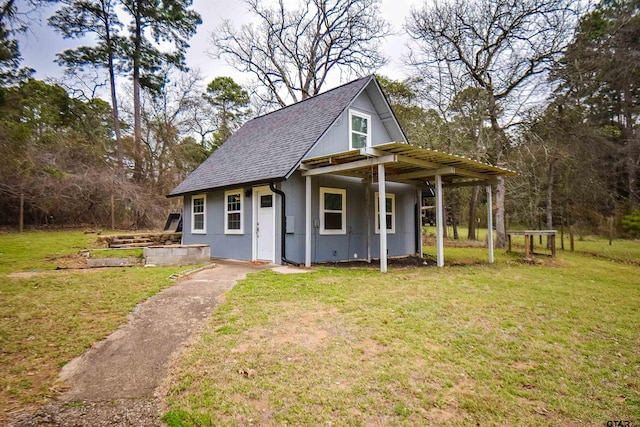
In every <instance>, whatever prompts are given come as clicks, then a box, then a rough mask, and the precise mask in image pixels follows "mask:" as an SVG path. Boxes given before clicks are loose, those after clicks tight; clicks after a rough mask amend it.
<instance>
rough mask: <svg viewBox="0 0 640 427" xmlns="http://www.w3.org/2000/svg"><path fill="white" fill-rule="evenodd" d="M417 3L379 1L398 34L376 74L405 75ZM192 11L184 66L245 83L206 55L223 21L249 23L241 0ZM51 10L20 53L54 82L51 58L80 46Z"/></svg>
mask: <svg viewBox="0 0 640 427" xmlns="http://www.w3.org/2000/svg"><path fill="white" fill-rule="evenodd" d="M421 3H422V2H421V1H419V0H382V1H381V4H380V9H381V13H382V15H383V17H384V18H385V19H386V21H387V22H389V23H390V24H391V25H392V27H393V30H394V31H395V32H396V33H398V35H395V36H390V37H389V38H388V39H387V42H386V44H385V46H384V48H385V52H386V55H387V57H388V58H389V62H388V64H387V65H386V66H385V67H384V68H382V69H381V70H379V74H382V75H385V76H387V77H390V78H392V79H397V80H399V79H402V78H405V77H407V76H408V75H409V70H408V69H407V67H406V66H404V65H403V59H402V56H403V54H405V53H406V46H405V45H406V42H407V40H408V39H407V37H406V36H403V35H402V29H403V28H404V22H405V19H406V17H407V15H408V14H409V11H410V8H411V7H412V6H414V7H419V6H420V4H421ZM193 8H194V9H195V10H196V11H197V12H198V13H200V15H201V16H202V24H201V25H200V26H199V27H198V30H197V33H196V35H195V36H194V37H193V38H191V40H190V41H189V44H190V48H189V49H188V51H187V54H186V60H187V66H188V67H189V68H191V69H199V70H200V72H201V74H202V75H203V76H204V78H205V81H206V82H209V81H211V80H212V79H213V78H215V77H218V76H231V77H233V78H234V80H236V81H237V82H238V83H240V84H243V83H247V82H248V81H249V80H250V75H249V74H246V73H244V74H243V73H239V72H237V71H235V70H234V69H233V68H231V67H229V66H228V65H227V64H226V63H225V61H224V60H216V59H213V58H211V56H210V55H209V54H208V53H207V51H208V49H209V46H210V42H209V39H210V37H211V32H212V31H214V30H215V28H216V27H218V26H219V25H220V23H221V22H222V20H223V19H229V20H231V22H233V23H234V25H235V26H237V27H239V26H240V25H242V24H244V23H247V22H249V20H250V15H249V13H248V11H247V7H246V5H245V4H244V3H243V2H242V1H241V0H194V2H193ZM53 11H54V8H53V7H51V6H47V7H45V8H44V9H42V10H40V11H39V12H37V13H34V14H32V15H30V16H29V20H28V22H29V31H28V32H27V34H26V35H25V36H23V37H22V38H21V39H20V50H21V53H22V57H23V62H22V65H23V66H27V67H31V68H33V69H35V70H36V73H35V78H37V79H56V78H61V77H62V76H63V69H62V67H60V66H58V65H57V64H56V63H55V62H54V59H55V55H56V53H58V52H62V51H63V50H65V49H68V48H72V47H74V46H77V45H79V44H80V42H79V41H76V40H64V39H63V38H62V36H61V35H60V34H58V33H56V32H54V31H53V29H52V28H50V27H49V26H47V24H46V20H47V18H48V17H49V16H50V15H51V14H52V13H53Z"/></svg>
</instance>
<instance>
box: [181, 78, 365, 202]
mask: <svg viewBox="0 0 640 427" xmlns="http://www.w3.org/2000/svg"><path fill="white" fill-rule="evenodd" d="M374 78H375V77H374V76H368V77H363V78H361V79H358V80H354V81H352V82H350V83H347V84H345V85H343V86H339V87H337V88H335V89H332V90H329V91H327V92H324V93H322V94H320V95H316V96H314V97H311V98H308V99H306V100H304V101H301V102H298V103H297V104H293V105H290V106H288V107H285V108H282V109H280V110H277V111H274V112H272V113H269V114H265V115H264V116H260V117H257V118H255V119H253V120H251V121H249V122H247V123H245V124H244V125H243V126H242V127H241V128H240V129H238V130H237V131H236V132H235V133H234V134H233V135H232V136H231V137H230V138H229V139H228V140H227V141H226V142H225V143H224V144H222V146H221V147H220V148H218V149H217V150H216V151H214V152H213V154H212V155H211V156H209V158H208V159H207V160H205V161H204V162H203V163H202V164H201V165H200V166H199V167H198V168H197V169H196V170H194V171H193V172H192V173H191V174H190V175H189V176H188V177H187V178H186V179H185V180H184V181H182V182H181V183H180V184H179V185H178V186H177V187H176V188H174V189H173V191H172V192H171V193H170V194H169V196H178V195H181V194H186V193H193V192H198V191H205V190H209V189H214V188H223V187H233V186H241V185H243V184H254V183H260V182H268V181H272V180H273V181H278V180H283V179H285V178H286V177H287V176H288V175H289V173H290V172H291V171H292V170H293V168H294V167H296V165H297V164H298V162H299V161H300V160H301V159H302V158H303V157H304V155H305V154H306V153H307V151H309V149H311V147H312V146H313V145H314V144H315V142H316V141H317V140H318V139H320V137H321V136H322V135H323V134H324V133H325V131H326V130H327V129H328V128H329V127H330V126H331V125H332V124H333V122H334V121H335V120H336V119H337V118H338V116H339V115H340V114H341V113H342V112H343V111H344V109H345V108H347V107H348V106H349V104H351V102H352V101H353V100H354V99H355V97H356V96H357V95H358V94H359V93H360V92H361V91H362V90H363V89H364V88H365V87H366V85H367V84H368V83H369V82H370V81H371V80H372V79H374Z"/></svg>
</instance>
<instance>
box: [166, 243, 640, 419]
mask: <svg viewBox="0 0 640 427" xmlns="http://www.w3.org/2000/svg"><path fill="white" fill-rule="evenodd" d="M635 254H636V255H635V256H636V257H640V256H639V255H640V250H639V248H638V246H636V247H635ZM496 256H497V263H496V264H495V265H486V264H482V263H483V262H484V260H486V249H485V248H445V257H446V259H447V262H450V263H454V264H468V262H467V261H469V260H471V259H474V260H477V262H478V263H477V264H476V263H472V265H465V266H449V267H445V268H442V269H437V268H405V269H391V270H390V271H389V273H387V274H384V275H383V274H380V273H379V272H378V271H377V270H376V269H373V268H350V269H339V268H318V269H317V271H315V272H313V273H311V274H305V275H280V274H277V273H274V272H271V271H264V272H261V273H258V274H253V275H250V276H248V277H247V279H245V280H243V281H241V282H240V283H239V284H238V285H236V286H235V287H234V288H233V289H232V290H231V291H229V292H228V293H227V295H226V299H225V302H224V304H222V305H221V306H220V307H219V309H218V310H217V311H216V312H215V313H214V315H213V317H212V318H211V319H210V321H209V322H208V324H207V325H206V328H205V330H204V331H203V333H202V335H201V337H200V338H199V340H198V342H196V343H195V344H194V345H192V346H190V347H189V348H187V349H186V350H185V351H184V352H183V354H182V355H181V357H180V359H179V360H178V361H177V362H176V363H175V365H174V366H173V367H172V369H171V375H170V376H169V378H168V379H167V381H166V383H165V386H166V388H167V390H168V396H167V403H168V408H169V409H168V411H169V412H167V415H166V416H165V420H166V421H167V422H169V421H168V419H169V417H179V418H178V419H179V420H182V421H181V422H184V425H207V424H208V423H210V424H212V425H247V424H256V425H283V424H287V425H328V424H332V425H533V426H535V425H540V426H546V425H604V424H606V421H607V420H614V419H615V420H632V421H633V422H634V423H638V422H640V408H639V407H638V401H640V335H639V334H638V326H637V325H638V321H639V320H640V282H639V281H638V277H639V276H638V267H637V266H636V265H632V264H629V263H622V262H611V261H610V260H608V259H604V258H594V257H590V256H585V255H583V254H578V253H574V254H570V253H560V254H559V257H558V259H556V260H551V259H549V258H547V257H540V262H539V263H536V264H533V265H531V264H526V263H524V262H522V260H521V258H519V257H518V256H517V255H514V254H505V253H504V251H503V250H499V251H497V253H496ZM198 420H202V421H198ZM170 425H172V424H170ZM175 425H180V423H178V424H175Z"/></svg>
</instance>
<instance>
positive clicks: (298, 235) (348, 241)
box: [278, 172, 416, 263]
mask: <svg viewBox="0 0 640 427" xmlns="http://www.w3.org/2000/svg"><path fill="white" fill-rule="evenodd" d="M321 187H329V188H339V189H345V190H346V202H347V203H346V234H341V235H321V234H320V226H319V224H320V210H319V209H320V188H321ZM386 188H387V193H393V194H394V195H395V208H396V232H395V233H394V234H388V235H387V247H388V254H389V256H402V255H412V254H414V253H415V238H416V225H415V213H414V211H415V203H416V191H415V188H414V187H413V186H410V185H403V184H395V183H387V186H386ZM282 189H283V191H284V192H285V193H286V195H287V196H286V197H287V217H288V218H289V219H291V218H293V221H294V233H293V234H287V235H286V251H287V253H286V255H287V258H288V259H289V260H291V261H295V262H298V263H304V254H305V251H304V248H305V247H304V245H305V178H303V177H302V176H301V175H300V173H299V172H296V173H295V174H294V175H293V176H291V177H290V178H289V180H287V181H285V182H284V183H283V185H282ZM365 191H366V185H365V184H363V183H362V182H361V181H360V180H359V179H354V178H348V177H338V176H332V175H324V176H318V177H313V178H312V179H311V192H312V195H311V221H312V230H311V231H312V237H311V261H312V262H332V261H346V260H353V259H355V257H356V255H357V258H358V259H363V258H366V257H367V216H368V217H369V224H370V230H371V232H370V233H371V256H372V257H374V258H378V257H379V256H380V249H379V248H380V239H379V234H376V233H375V222H374V221H375V219H374V215H375V207H374V200H375V192H376V191H378V185H377V184H373V185H371V190H370V191H371V193H370V197H369V200H370V206H369V210H368V211H367V205H366V199H365ZM278 235H279V234H278Z"/></svg>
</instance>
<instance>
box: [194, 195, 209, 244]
mask: <svg viewBox="0 0 640 427" xmlns="http://www.w3.org/2000/svg"><path fill="white" fill-rule="evenodd" d="M206 206H207V196H205V195H204V194H201V195H197V196H192V197H191V232H192V233H193V234H205V233H206V232H207V227H206V212H205V211H206Z"/></svg>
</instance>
